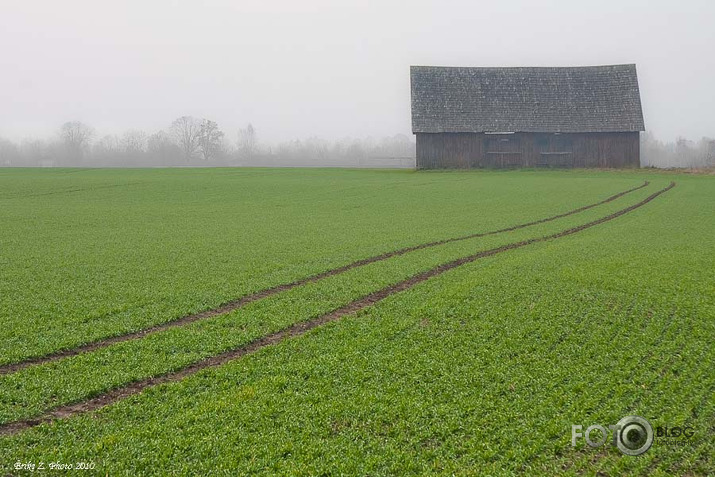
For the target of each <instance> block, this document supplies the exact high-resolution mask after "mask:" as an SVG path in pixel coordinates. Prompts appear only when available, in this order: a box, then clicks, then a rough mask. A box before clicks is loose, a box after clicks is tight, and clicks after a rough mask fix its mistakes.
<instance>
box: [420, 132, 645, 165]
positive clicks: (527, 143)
mask: <svg viewBox="0 0 715 477" xmlns="http://www.w3.org/2000/svg"><path fill="white" fill-rule="evenodd" d="M482 167H490V168H507V167H614V168H623V167H640V134H639V133H638V132H622V133H620V132H617V133H564V134H552V133H516V134H483V133H437V134H426V133H418V134H417V168H418V169H472V168H482Z"/></svg>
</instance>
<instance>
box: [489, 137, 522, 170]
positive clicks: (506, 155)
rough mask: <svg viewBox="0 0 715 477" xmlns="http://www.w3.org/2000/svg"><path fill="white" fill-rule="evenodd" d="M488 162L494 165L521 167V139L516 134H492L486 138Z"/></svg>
mask: <svg viewBox="0 0 715 477" xmlns="http://www.w3.org/2000/svg"><path fill="white" fill-rule="evenodd" d="M485 151H486V157H487V163H488V164H489V165H490V166H493V167H519V166H521V165H522V164H523V163H522V156H521V141H520V138H519V136H517V135H516V134H490V135H489V136H487V138H486V147H485Z"/></svg>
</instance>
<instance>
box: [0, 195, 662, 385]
mask: <svg viewBox="0 0 715 477" xmlns="http://www.w3.org/2000/svg"><path fill="white" fill-rule="evenodd" d="M648 184H650V182H648V181H645V182H644V183H643V184H641V185H640V186H638V187H634V188H632V189H628V190H625V191H623V192H619V193H617V194H615V195H612V196H610V197H608V198H606V199H603V200H601V201H599V202H596V203H593V204H590V205H585V206H583V207H579V208H578V209H573V210H571V211H569V212H564V213H562V214H558V215H554V216H551V217H547V218H545V219H540V220H535V221H533V222H527V223H525V224H519V225H514V226H512V227H507V228H504V229H499V230H493V231H490V232H482V233H475V234H470V235H465V236H462V237H454V238H450V239H444V240H438V241H435V242H428V243H424V244H420V245H414V246H412V247H405V248H401V249H399V250H395V251H392V252H387V253H383V254H380V255H375V256H373V257H369V258H364V259H362V260H357V261H355V262H352V263H349V264H347V265H344V266H342V267H338V268H334V269H331V270H327V271H325V272H321V273H318V274H317V275H311V276H309V277H306V278H303V279H301V280H297V281H294V282H291V283H285V284H282V285H277V286H274V287H271V288H265V289H263V290H259V291H257V292H255V293H252V294H250V295H246V296H244V297H241V298H238V299H236V300H232V301H230V302H228V303H225V304H223V305H221V306H219V307H217V308H212V309H210V310H206V311H202V312H200V313H194V314H191V315H186V316H183V317H181V318H178V319H176V320H173V321H168V322H166V323H161V324H159V325H155V326H151V327H149V328H144V329H143V330H139V331H135V332H132V333H126V334H122V335H117V336H112V337H109V338H104V339H101V340H98V341H93V342H91V343H87V344H84V345H80V346H77V347H74V348H70V349H65V350H60V351H57V352H54V353H50V354H46V355H43V356H39V357H35V358H29V359H25V360H23V361H18V362H15V363H8V364H4V365H0V375H3V374H10V373H14V372H16V371H19V370H21V369H24V368H27V367H29V366H34V365H38V364H43V363H48V362H51V361H56V360H59V359H62V358H68V357H70V356H76V355H78V354H82V353H88V352H90V351H94V350H97V349H100V348H106V347H107V346H110V345H113V344H116V343H122V342H124V341H131V340H136V339H139V338H143V337H144V336H147V335H150V334H154V333H158V332H160V331H164V330H167V329H170V328H176V327H180V326H185V325H188V324H189V323H193V322H195V321H199V320H203V319H206V318H211V317H214V316H218V315H223V314H226V313H229V312H231V311H234V310H236V309H238V308H241V307H244V306H246V305H248V304H249V303H252V302H254V301H258V300H261V299H263V298H266V297H269V296H272V295H276V294H278V293H281V292H284V291H288V290H291V289H293V288H296V287H299V286H302V285H306V284H308V283H313V282H317V281H319V280H322V279H323V278H327V277H330V276H333V275H338V274H340V273H344V272H346V271H348V270H352V269H353V268H358V267H361V266H364V265H369V264H371V263H375V262H380V261H383V260H387V259H388V258H391V257H396V256H399V255H404V254H406V253H408V252H414V251H417V250H422V249H425V248H430V247H436V246H438V245H444V244H447V243H452V242H459V241H462V240H469V239H473V238H479V237H486V236H489V235H496V234H500V233H504V232H511V231H513V230H518V229H523V228H526V227H531V226H534V225H538V224H543V223H546V222H551V221H553V220H556V219H560V218H563V217H567V216H569V215H574V214H577V213H579V212H583V211H585V210H588V209H592V208H594V207H597V206H599V205H603V204H606V203H608V202H612V201H614V200H616V199H618V198H620V197H623V196H624V195H626V194H630V193H631V192H635V191H637V190H639V189H642V188H644V187H646V186H648Z"/></svg>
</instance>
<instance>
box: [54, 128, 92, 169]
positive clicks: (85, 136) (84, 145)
mask: <svg viewBox="0 0 715 477" xmlns="http://www.w3.org/2000/svg"><path fill="white" fill-rule="evenodd" d="M92 137H94V130H93V129H92V128H91V127H90V126H87V125H86V124H84V123H82V122H80V121H68V122H66V123H64V124H63V125H62V126H61V127H60V139H61V140H62V142H63V143H64V146H65V149H66V152H67V154H68V156H69V158H70V160H71V159H73V158H78V159H81V158H82V157H83V156H84V153H85V151H86V150H87V149H88V148H89V145H90V142H91V141H92Z"/></svg>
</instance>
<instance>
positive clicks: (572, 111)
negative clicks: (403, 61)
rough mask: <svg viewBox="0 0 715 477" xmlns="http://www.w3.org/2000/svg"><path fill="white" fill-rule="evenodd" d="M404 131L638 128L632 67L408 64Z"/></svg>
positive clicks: (640, 116)
mask: <svg viewBox="0 0 715 477" xmlns="http://www.w3.org/2000/svg"><path fill="white" fill-rule="evenodd" d="M410 77H411V83H412V131H413V132H414V133H439V132H615V131H643V130H645V126H644V123H643V112H642V109H641V101H640V93H639V90H638V77H637V75H636V66H635V65H612V66H584V67H567V68H452V67H439V66H412V67H411V68H410Z"/></svg>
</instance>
